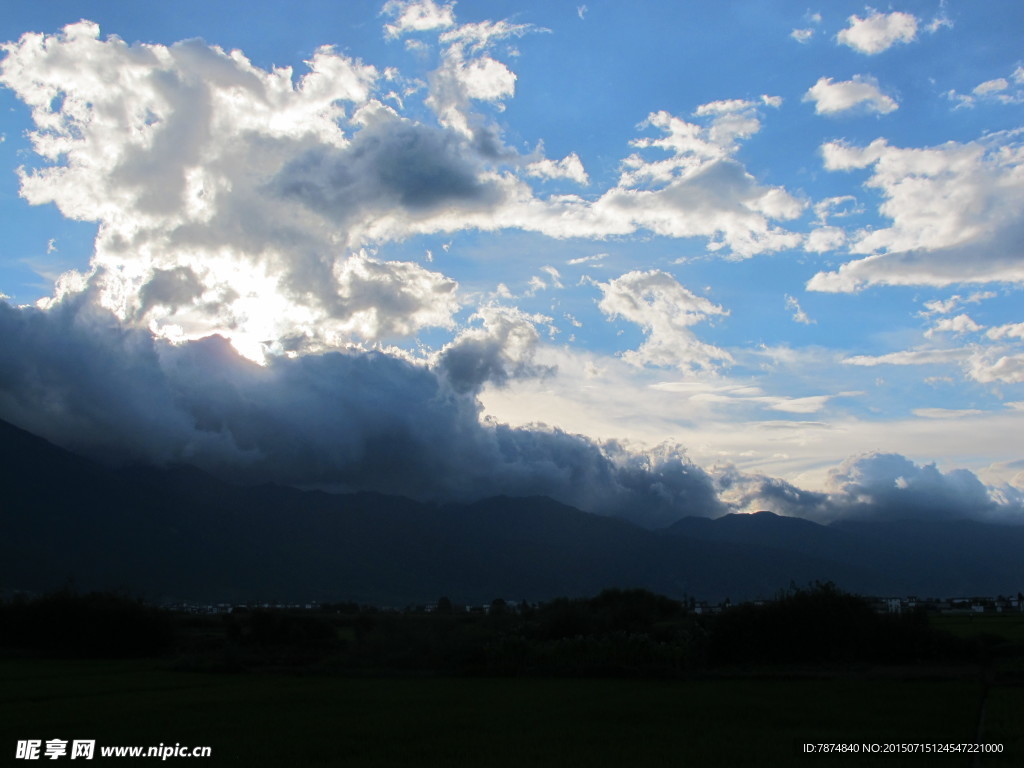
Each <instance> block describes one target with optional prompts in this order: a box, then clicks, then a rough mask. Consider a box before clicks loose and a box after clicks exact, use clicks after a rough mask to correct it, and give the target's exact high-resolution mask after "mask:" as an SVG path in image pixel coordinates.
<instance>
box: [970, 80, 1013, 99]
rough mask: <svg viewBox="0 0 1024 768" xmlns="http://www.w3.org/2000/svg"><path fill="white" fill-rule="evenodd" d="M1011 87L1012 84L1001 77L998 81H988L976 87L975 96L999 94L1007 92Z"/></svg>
mask: <svg viewBox="0 0 1024 768" xmlns="http://www.w3.org/2000/svg"><path fill="white" fill-rule="evenodd" d="M1009 87H1010V83H1009V82H1008V81H1007V80H1006V78H1005V77H1000V78H998V79H996V80H986V81H985V82H984V83H981V84H980V85H976V86H975V87H974V91H973V93H974V95H975V96H985V95H987V94H990V93H999V92H1000V91H1005V90H1006V89H1007V88H1009Z"/></svg>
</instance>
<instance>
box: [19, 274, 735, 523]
mask: <svg viewBox="0 0 1024 768" xmlns="http://www.w3.org/2000/svg"><path fill="white" fill-rule="evenodd" d="M0 336H2V337H3V338H4V339H5V344H4V346H3V350H2V352H0V418H3V419H5V420H7V421H11V422H13V423H15V424H17V425H18V426H22V427H24V428H27V429H29V430H31V431H33V432H36V433H37V434H40V435H42V436H43V437H45V438H47V439H49V440H51V441H53V442H55V443H57V444H58V445H62V446H65V447H68V448H71V449H74V450H77V451H81V452H83V453H86V454H88V455H92V456H94V457H97V458H101V459H105V460H107V461H112V462H125V461H149V462H158V463H173V462H187V463H192V464H196V465H197V466H200V467H202V468H204V469H207V470H209V471H212V472H214V473H216V474H218V475H220V476H222V477H228V478H231V479H234V480H239V481H266V480H272V481H276V482H279V483H285V484H294V485H299V486H306V487H322V488H326V489H333V490H360V489H366V490H377V491H382V492H386V493H395V494H403V495H409V496H413V497H416V498H421V499H438V500H469V499H475V498H482V497H486V496H492V495H496V494H508V495H515V496H525V495H535V494H536V495H546V496H551V497H553V498H555V499H558V500H560V501H563V502H566V503H569V504H573V505H576V506H578V507H580V508H582V509H585V510H589V511H594V512H599V513H602V514H609V515H617V516H623V517H627V518H630V519H633V520H635V521H637V522H641V523H643V524H647V525H664V524H667V523H670V522H672V521H673V520H675V519H678V518H679V517H682V516H684V515H689V514H697V515H715V514H720V513H722V512H724V511H726V510H725V508H724V507H723V506H722V505H721V504H720V503H719V502H718V500H717V499H716V497H715V494H714V487H713V484H712V481H711V479H710V478H709V477H708V476H707V474H706V473H704V472H703V470H701V469H700V468H698V467H696V466H694V465H692V464H690V463H689V462H687V461H685V460H684V459H682V458H680V457H678V456H665V457H663V458H660V459H657V460H654V459H651V458H640V457H636V456H633V455H632V454H628V453H626V452H625V451H623V450H621V449H619V448H618V447H617V446H614V445H611V446H604V447H602V446H600V445H598V444H596V443H594V442H592V441H590V440H588V439H586V438H583V437H580V436H577V435H570V434H566V433H564V432H561V431H559V430H547V429H540V428H537V429H522V428H512V427H508V426H505V425H496V424H491V423H487V422H484V423H481V421H480V418H479V415H480V414H479V403H478V401H477V400H476V398H475V396H473V394H468V395H466V394H461V393H459V392H458V391H456V390H455V389H453V387H452V386H451V385H450V383H449V381H448V380H447V378H446V377H445V376H443V375H439V373H438V371H436V370H434V369H430V368H428V367H425V366H423V365H416V364H413V363H410V362H407V361H405V360H403V359H400V358H397V357H394V356H391V355H387V354H383V353H376V352H356V353H340V352H335V353H328V354H321V355H306V356H303V357H300V358H296V359H289V358H272V359H271V360H270V361H269V363H268V364H267V365H266V366H263V367H261V366H258V365H256V364H254V363H252V362H250V361H248V360H246V359H244V358H242V357H240V356H239V355H238V354H237V353H236V352H235V351H234V349H233V348H232V347H231V345H230V344H229V343H228V342H227V341H225V340H224V339H221V338H220V337H208V338H206V339H203V340H201V341H195V342H189V343H186V344H182V345H179V346H173V345H171V344H169V343H167V342H164V341H159V340H155V339H154V338H153V337H152V336H151V335H150V334H149V333H148V332H147V331H143V330H137V329H133V330H129V329H125V328H124V327H122V325H121V324H120V323H119V322H117V321H116V319H115V318H114V317H113V316H112V315H110V314H109V313H108V312H106V311H105V310H102V309H99V308H97V307H96V306H95V304H94V303H93V302H92V301H91V297H90V295H89V294H87V293H82V294H74V295H70V296H68V297H66V298H65V299H64V300H63V301H61V302H58V303H56V304H54V305H53V307H51V308H50V309H49V310H47V311H43V310H39V309H35V308H21V309H16V308H13V307H11V306H10V305H8V304H5V303H0Z"/></svg>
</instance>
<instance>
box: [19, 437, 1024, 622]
mask: <svg viewBox="0 0 1024 768" xmlns="http://www.w3.org/2000/svg"><path fill="white" fill-rule="evenodd" d="M0 487H3V489H4V495H3V500H2V515H0V588H6V589H21V590H33V591H45V590H50V589H55V588H59V587H61V586H64V585H67V584H71V585H73V586H74V587H76V588H78V589H81V590H91V589H118V590H122V591H126V592H129V593H132V594H141V595H142V596H144V597H146V598H148V599H152V600H161V601H162V600H175V599H180V600H197V601H206V602H218V601H243V600H287V601H295V600H324V601H334V600H355V601H358V602H365V603H373V604H381V605H389V604H390V605H404V604H410V603H417V602H431V601H433V600H436V599H437V598H438V597H440V596H441V595H447V596H449V597H451V598H452V599H456V600H459V601H462V602H472V603H481V602H489V601H490V600H491V599H493V598H496V597H504V598H506V599H514V600H519V599H529V600H543V599H550V598H552V597H556V596H570V597H572V596H586V595H592V594H596V593H597V592H599V591H600V590H601V589H604V588H606V587H623V588H630V587H643V588H647V589H651V590H653V591H656V592H660V593H662V594H666V595H668V596H671V597H675V598H677V599H682V598H685V597H694V598H697V599H705V600H720V599H725V598H731V599H732V600H734V601H735V600H741V599H751V598H765V597H771V596H773V595H774V594H776V593H777V592H778V591H779V590H782V589H785V588H787V587H788V586H789V585H791V584H793V583H796V584H798V585H803V584H806V583H809V582H811V581H814V580H819V581H833V582H835V583H836V584H837V585H838V586H840V587H842V588H844V589H847V590H849V591H855V592H860V593H863V594H929V595H943V596H947V595H948V596H956V595H960V594H963V595H970V594H997V593H1007V592H1016V591H1019V590H1020V589H1022V588H1024V566H1022V564H1021V560H1022V559H1021V558H1020V557H1019V556H1018V554H1017V553H1019V552H1021V551H1024V527H1010V526H994V525H989V524H984V523H974V522H970V521H967V522H962V523H957V522H953V523H949V522H935V523H922V524H911V523H900V522H898V521H897V522H892V523H870V522H855V521H849V522H846V523H843V524H842V525H834V524H833V525H827V526H826V525H821V524H819V523H815V522H813V521H808V520H802V519H799V518H787V517H783V516H779V515H775V514H773V513H759V514H754V515H726V516H724V517H721V518H717V519H710V518H692V517H690V518H683V519H681V520H679V521H677V522H676V523H674V524H673V525H672V526H669V527H668V528H666V529H662V530H658V531H652V530H648V529H645V528H641V527H639V526H637V525H635V524H633V523H630V522H627V521H624V520H621V519H615V518H609V517H603V516H599V515H594V514H591V513H588V512H584V511H581V510H579V509H576V508H574V507H570V506H568V505H565V504H562V503H560V502H558V501H555V500H553V499H550V498H547V497H538V496H533V497H507V496H495V497H491V498H486V499H480V500H477V501H474V502H469V503H436V502H422V501H416V500H413V499H408V498H404V497H400V496H389V495H387V494H381V493H374V492H359V493H352V494H329V493H325V492H323V491H309V490H299V489H294V488H289V487H286V486H279V485H274V484H262V485H256V486H251V485H250V486H239V485H231V484H229V483H226V482H224V481H222V480H220V479H218V478H216V477H214V476H211V475H209V474H207V473H205V472H203V471H201V470H198V469H195V468H192V467H173V468H156V467H143V466H133V467H125V468H121V469H113V468H109V467H104V466H102V465H99V464H96V463H94V462H92V461H91V460H89V459H85V458H82V457H80V456H77V455H75V454H73V453H70V452H68V451H65V450H63V449H61V448H58V447H57V446H54V445H52V444H50V443H48V442H46V441H45V440H42V439H41V438H39V437H36V436H34V435H32V434H31V433H29V432H26V431H24V430H20V429H18V428H17V427H14V426H13V425H10V424H5V423H2V422H0Z"/></svg>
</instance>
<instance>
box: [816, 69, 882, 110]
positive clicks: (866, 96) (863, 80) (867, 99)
mask: <svg viewBox="0 0 1024 768" xmlns="http://www.w3.org/2000/svg"><path fill="white" fill-rule="evenodd" d="M803 100H804V101H812V102H814V111H815V112H816V113H817V114H819V115H834V114H837V113H840V112H846V111H848V110H851V109H855V108H857V107H861V108H863V109H865V110H867V111H869V112H877V113H879V114H882V115H887V114H889V113H890V112H894V111H895V110H897V109H899V104H897V103H896V100H895V99H893V98H892V97H891V96H887V95H886V94H884V93H882V91H881V89H880V88H879V87H878V81H877V80H875V78H873V77H870V76H868V75H854V76H853V79H852V80H845V81H843V82H839V83H833V82H832V78H831V77H822V78H820V79H819V80H818V82H817V83H815V84H814V85H812V86H811V88H810V89H809V90H808V91H807V93H806V94H804V99H803Z"/></svg>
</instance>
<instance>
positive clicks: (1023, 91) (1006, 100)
mask: <svg viewBox="0 0 1024 768" xmlns="http://www.w3.org/2000/svg"><path fill="white" fill-rule="evenodd" d="M1022 85H1024V67H1017V68H1016V69H1015V70H1014V71H1013V72H1012V73H1011V74H1010V75H1009V77H1008V78H1007V77H996V78H993V79H991V80H986V81H985V82H983V83H978V85H976V86H974V88H973V89H971V92H970V93H958V92H957V91H956V90H949V91H947V92H946V94H945V96H946V98H947V99H949V100H950V101H953V102H956V107H955V108H956V109H961V108H964V107H966V108H973V107H975V106H976V105H977V104H979V103H982V104H1006V105H1013V104H1024V88H1022V87H1021V86H1022Z"/></svg>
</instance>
